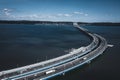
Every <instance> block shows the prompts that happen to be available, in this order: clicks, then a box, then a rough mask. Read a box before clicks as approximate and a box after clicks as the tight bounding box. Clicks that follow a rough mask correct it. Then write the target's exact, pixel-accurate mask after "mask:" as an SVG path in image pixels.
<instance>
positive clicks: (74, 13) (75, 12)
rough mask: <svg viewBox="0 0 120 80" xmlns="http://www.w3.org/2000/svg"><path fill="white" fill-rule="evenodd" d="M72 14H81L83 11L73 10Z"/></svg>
mask: <svg viewBox="0 0 120 80" xmlns="http://www.w3.org/2000/svg"><path fill="white" fill-rule="evenodd" d="M73 14H83V12H78V11H76V12H73Z"/></svg>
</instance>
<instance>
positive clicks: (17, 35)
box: [0, 25, 120, 80]
mask: <svg viewBox="0 0 120 80" xmlns="http://www.w3.org/2000/svg"><path fill="white" fill-rule="evenodd" d="M84 27H85V28H87V29H88V30H89V31H92V32H94V33H97V34H99V35H101V36H103V37H104V38H106V39H107V41H108V43H109V44H113V45H114V47H112V48H108V49H107V50H106V51H105V52H104V54H103V55H101V56H100V57H98V58H96V59H95V60H94V61H92V62H91V63H90V64H85V65H84V66H81V67H78V68H77V69H74V70H72V71H70V72H67V73H65V75H64V76H63V75H60V76H56V77H53V78H51V79H50V80H120V77H119V76H120V62H119V61H120V26H84ZM89 43H90V40H89V38H88V37H86V36H85V35H84V34H83V33H81V32H79V31H78V30H77V29H75V28H73V27H71V26H68V25H59V26H56V25H0V69H1V70H4V69H10V68H13V67H17V64H19V65H18V66H22V65H26V64H31V63H34V62H38V61H42V60H45V59H46V56H47V58H49V59H50V58H53V57H57V56H60V55H63V54H66V53H67V52H66V50H69V49H71V48H73V47H74V48H78V47H80V46H85V45H88V44H89Z"/></svg>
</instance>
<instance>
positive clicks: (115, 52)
mask: <svg viewBox="0 0 120 80" xmlns="http://www.w3.org/2000/svg"><path fill="white" fill-rule="evenodd" d="M84 27H85V28H87V29H88V30H89V31H91V32H94V33H97V34H99V35H101V36H103V37H104V38H106V39H107V41H108V43H109V44H113V45H114V47H112V48H108V49H107V50H106V51H105V52H104V54H103V55H101V56H99V57H98V58H96V59H95V60H94V61H92V62H91V63H90V64H86V65H84V66H81V67H79V68H77V69H75V70H72V71H70V72H68V73H66V74H65V76H63V75H61V76H57V77H54V78H51V79H50V80H120V62H119V61H120V26H84Z"/></svg>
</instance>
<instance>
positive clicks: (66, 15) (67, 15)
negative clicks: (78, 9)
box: [64, 14, 72, 17]
mask: <svg viewBox="0 0 120 80" xmlns="http://www.w3.org/2000/svg"><path fill="white" fill-rule="evenodd" d="M64 16H65V17H70V16H72V15H71V14H64Z"/></svg>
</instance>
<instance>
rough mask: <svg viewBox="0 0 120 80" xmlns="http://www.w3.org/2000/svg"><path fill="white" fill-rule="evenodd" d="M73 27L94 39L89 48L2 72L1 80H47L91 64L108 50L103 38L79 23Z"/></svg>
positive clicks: (85, 47)
mask: <svg viewBox="0 0 120 80" xmlns="http://www.w3.org/2000/svg"><path fill="white" fill-rule="evenodd" d="M73 26H74V27H75V28H77V29H79V30H80V31H83V32H84V33H85V34H86V35H88V36H89V37H91V38H92V42H91V43H90V44H89V45H88V46H84V47H80V48H78V49H74V50H72V51H70V52H69V53H68V54H66V55H62V56H59V57H57V58H53V59H50V60H46V61H43V62H39V63H35V64H31V65H27V66H23V67H19V68H15V69H10V70H5V71H1V72H0V80H46V79H49V78H51V77H54V76H57V75H60V74H64V73H65V72H68V71H70V70H72V69H75V68H77V67H79V66H81V65H83V64H85V63H89V62H90V61H91V60H93V59H94V58H96V57H98V56H99V55H101V54H102V53H103V52H104V51H105V50H106V48H107V45H108V44H107V41H106V40H105V39H104V38H103V37H101V36H99V35H97V34H95V33H92V32H89V31H88V30H87V29H84V28H82V27H80V26H79V25H78V24H77V23H73Z"/></svg>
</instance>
